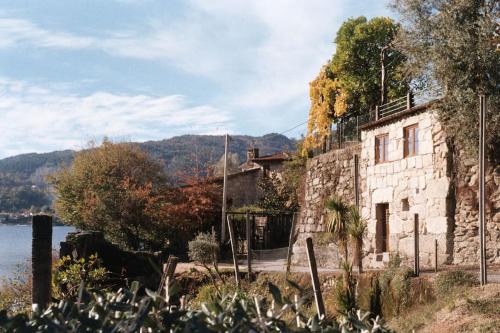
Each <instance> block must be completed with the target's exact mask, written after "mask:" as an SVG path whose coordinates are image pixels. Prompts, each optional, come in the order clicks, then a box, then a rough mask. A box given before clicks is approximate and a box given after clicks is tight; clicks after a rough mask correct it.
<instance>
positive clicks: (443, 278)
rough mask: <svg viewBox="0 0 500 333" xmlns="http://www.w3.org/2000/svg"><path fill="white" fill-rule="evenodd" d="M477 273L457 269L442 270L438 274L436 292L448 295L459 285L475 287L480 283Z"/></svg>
mask: <svg viewBox="0 0 500 333" xmlns="http://www.w3.org/2000/svg"><path fill="white" fill-rule="evenodd" d="M478 283H479V282H478V280H477V278H476V276H475V275H473V274H471V273H468V272H464V271H460V270H456V271H446V272H441V273H439V274H438V275H437V276H436V292H437V294H438V295H440V296H447V295H449V294H451V293H452V292H454V291H455V290H456V288H458V287H473V286H476V285H478Z"/></svg>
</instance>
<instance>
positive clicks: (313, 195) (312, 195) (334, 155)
mask: <svg viewBox="0 0 500 333" xmlns="http://www.w3.org/2000/svg"><path fill="white" fill-rule="evenodd" d="M359 153H360V146H359V145H353V146H349V147H347V148H344V149H339V150H333V151H330V152H328V153H325V154H322V155H319V156H317V157H314V158H312V159H309V160H308V161H307V165H306V179H305V190H304V201H303V202H301V211H300V214H299V220H298V223H297V227H296V228H297V229H296V230H297V232H298V236H297V241H296V242H295V245H294V249H293V254H294V257H293V262H294V263H300V264H304V263H306V262H307V261H306V260H307V259H306V253H305V239H306V238H307V237H309V236H312V237H313V240H314V243H315V252H316V257H317V262H318V265H319V266H320V267H338V259H339V257H338V251H337V247H336V246H335V245H334V244H333V242H331V241H324V239H323V238H324V237H322V236H323V235H322V234H323V233H324V231H325V229H324V228H325V221H324V219H325V206H324V205H325V202H326V200H327V199H328V198H330V197H331V196H333V195H338V196H342V197H343V198H344V199H345V200H346V201H347V202H349V203H351V204H354V203H355V192H354V155H355V154H359Z"/></svg>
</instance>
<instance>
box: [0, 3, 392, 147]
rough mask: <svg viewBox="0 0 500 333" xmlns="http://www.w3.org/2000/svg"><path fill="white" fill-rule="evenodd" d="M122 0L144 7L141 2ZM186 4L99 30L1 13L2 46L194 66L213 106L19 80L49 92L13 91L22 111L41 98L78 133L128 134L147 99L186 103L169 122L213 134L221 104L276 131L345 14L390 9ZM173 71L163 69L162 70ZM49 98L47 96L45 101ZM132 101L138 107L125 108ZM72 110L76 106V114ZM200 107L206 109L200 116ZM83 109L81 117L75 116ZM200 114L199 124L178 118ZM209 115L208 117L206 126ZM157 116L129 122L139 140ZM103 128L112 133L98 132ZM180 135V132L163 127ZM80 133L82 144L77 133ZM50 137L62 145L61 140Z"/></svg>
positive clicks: (303, 110)
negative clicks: (79, 30) (76, 92)
mask: <svg viewBox="0 0 500 333" xmlns="http://www.w3.org/2000/svg"><path fill="white" fill-rule="evenodd" d="M116 1H122V2H126V3H128V4H131V3H133V4H134V6H139V2H137V1H136V0H116ZM180 3H181V6H182V8H181V10H180V11H179V13H178V14H177V15H176V16H175V17H168V19H167V18H165V17H164V16H162V13H161V12H157V13H151V15H148V16H147V17H145V18H144V23H143V24H142V25H138V24H136V25H135V26H134V27H133V28H130V30H128V31H106V30H101V31H102V32H101V33H100V35H99V36H97V35H96V36H80V35H77V34H71V33H67V32H59V31H54V30H51V29H48V28H44V27H41V26H39V25H36V24H34V23H32V22H31V21H28V20H24V19H0V49H1V48H4V49H6V48H12V47H15V46H30V45H32V46H35V47H45V48H53V49H69V50H83V49H86V50H95V51H98V52H104V53H106V54H109V55H112V56H116V57H123V58H134V59H142V60H145V61H148V62H159V63H162V64H168V65H169V66H172V67H175V68H177V69H181V70H182V71H184V72H187V73H189V74H190V76H188V77H189V79H192V78H193V75H194V77H196V76H199V77H203V78H204V79H209V80H210V81H211V82H212V83H213V85H212V86H211V87H207V88H209V89H207V90H210V92H209V93H207V95H209V96H208V97H206V98H207V99H209V100H210V104H211V105H216V106H217V108H216V109H210V107H208V106H201V107H199V108H196V107H188V106H186V105H185V103H186V101H185V98H182V97H179V96H176V97H175V96H168V97H152V96H120V95H112V94H108V95H103V94H104V93H99V92H96V93H94V94H91V95H89V96H86V97H78V96H71V95H69V94H68V93H65V94H62V96H61V93H54V92H53V91H54V90H53V89H49V91H47V92H45V93H43V92H39V93H36V92H34V93H33V92H32V93H30V94H28V93H26V90H29V89H31V90H33V89H35V90H36V89H42V88H40V87H33V86H26V85H24V84H21V86H20V87H18V88H17V89H21V90H22V91H23V93H24V94H27V96H38V94H40V95H41V96H42V97H43V98H39V100H40V101H37V100H36V98H31V99H29V100H26V99H25V97H24V96H21V95H20V94H17V95H14V96H15V99H16V105H17V109H16V110H18V112H22V110H31V111H30V112H31V113H32V114H36V110H38V109H37V108H38V107H40V106H41V105H42V106H43V105H45V104H46V105H49V107H50V108H52V107H57V108H59V109H61V110H66V112H68V113H70V115H69V116H66V117H68V118H69V119H67V120H66V121H65V123H66V124H73V123H74V124H79V125H78V126H79V127H78V128H77V129H75V131H76V130H78V131H80V132H82V133H85V135H87V133H88V135H96V134H99V133H103V134H111V135H115V134H113V133H122V132H121V130H120V129H123V128H126V127H127V125H128V124H129V123H130V122H132V123H133V122H134V119H137V118H136V117H137V114H139V113H140V112H141V111H139V110H143V109H144V108H143V107H144V106H147V108H145V111H144V112H147V113H148V114H155V112H159V111H158V110H159V109H161V110H163V109H162V108H161V107H159V106H158V105H162V107H164V108H166V109H167V110H171V109H173V110H177V109H184V108H188V109H189V112H188V113H187V114H186V115H184V118H183V117H180V116H179V115H176V116H173V117H172V119H171V120H170V121H171V126H178V127H176V129H180V128H183V130H184V131H185V132H188V133H193V132H194V131H199V132H201V131H208V132H211V131H212V129H213V128H214V126H212V125H211V124H212V123H217V122H219V121H220V119H219V118H217V117H220V116H221V115H224V114H223V113H221V112H220V111H219V109H224V110H229V111H231V112H232V115H233V118H234V119H237V120H238V124H236V125H238V126H239V127H237V128H238V129H239V130H240V131H246V132H247V133H248V132H253V133H256V132H257V133H264V132H270V131H276V132H280V131H282V130H285V129H287V128H289V127H291V126H293V125H296V124H297V123H299V122H302V121H303V120H305V119H306V117H307V112H308V92H309V89H308V83H309V81H311V80H312V79H313V78H314V77H315V76H316V74H317V73H318V71H319V69H320V67H321V66H322V65H323V64H324V63H325V62H326V61H327V60H328V59H329V58H330V57H331V55H332V53H333V51H334V48H335V46H334V44H333V39H334V36H335V33H336V31H337V29H338V28H339V27H340V25H341V23H342V21H344V20H345V19H347V18H348V17H352V16H358V15H367V16H371V15H380V14H386V11H385V10H384V9H383V7H384V6H385V4H384V2H383V1H380V0H364V1H363V2H359V3H354V2H352V1H350V0H294V1H289V0H273V1H268V0H255V1H247V0H218V1H205V0H186V1H184V2H180ZM141 6H144V5H141ZM146 6H147V4H146ZM165 6H167V5H165ZM142 8H144V7H142ZM146 8H147V7H146ZM166 8H168V7H166ZM97 59H98V58H97ZM167 67H168V66H167ZM161 70H165V67H161ZM169 74H170V72H168V69H167V70H166V76H167V77H168V76H169ZM175 75H179V74H178V72H177V73H176V74H174V76H173V77H172V78H170V79H171V80H176V79H177V77H175ZM204 81H205V80H204ZM16 84H17V83H16V82H10V83H9V86H10V89H13V90H15V89H16V87H15V86H16ZM99 90H102V89H99ZM58 91H59V90H58ZM69 91H71V89H70V90H69ZM45 98H47V99H49V101H48V102H45V101H44V99H45ZM3 103H5V101H3V102H2V101H0V104H2V105H3ZM25 104H26V105H25ZM20 106H22V107H23V108H24V109H23V108H21V107H20ZM49 107H47V108H42V109H43V110H45V111H43V112H45V114H48V115H49V117H48V118H49V119H53V120H52V121H49V122H48V123H58V120H57V117H58V115H57V116H53V117H52V116H50V115H51V111H50V110H49ZM130 108H134V110H135V111H134V114H133V115H130V116H128V115H127V111H128V110H129V109H130ZM207 108H208V112H207ZM72 109H78V110H80V111H78V112H76V113H75V112H73V111H71V112H70V110H72ZM0 110H4V107H2V108H1V109H0ZM5 110H6V109H5ZM104 110H107V111H104ZM110 110H115V111H116V112H117V113H118V114H120V119H122V120H120V121H118V122H115V121H113V117H112V116H111V115H113V116H116V114H113V111H110ZM160 113H161V112H160ZM172 113H174V114H175V113H176V112H172ZM11 114H12V112H11ZM94 114H95V115H94ZM199 114H201V115H203V116H201V117H200V118H199V119H198V117H197V116H198V115H199ZM207 114H214V115H215V117H216V119H212V118H209V117H208V116H207ZM0 117H4V115H2V116H0ZM11 117H14V116H11ZM78 117H82V119H83V120H82V121H78ZM128 117H130V118H128ZM186 117H187V118H186ZM189 117H192V118H189ZM207 117H208V118H207ZM96 118H97V119H101V120H100V124H102V125H100V126H101V127H98V126H97V125H96V124H97V123H98V122H99V121H98V120H96ZM0 119H1V118H0ZM127 119H130V120H127ZM194 119H196V121H195V123H196V124H197V125H196V126H198V127H194V128H190V127H182V125H178V124H181V123H182V124H185V123H187V122H190V121H194ZM224 119H226V118H224ZM203 121H206V122H207V124H208V125H207V126H204V125H203ZM162 123H163V122H162ZM155 124H156V122H155V121H154V120H153V121H151V122H147V121H141V122H140V125H136V126H132V128H133V130H132V131H131V132H126V133H130V134H131V135H132V136H135V137H138V138H141V137H143V136H144V135H146V133H157V132H158V131H159V130H158V127H155ZM0 126H4V125H0ZM16 126H17V125H16ZM148 126H153V128H152V129H149V128H148ZM165 126H166V125H165ZM61 127H64V126H63V125H61ZM102 128H106V130H107V131H109V132H112V133H104V131H100V130H98V129H102ZM198 128H200V129H199V130H198ZM0 129H1V128H0ZM25 129H26V128H25ZM63 129H64V128H63ZM61 133H67V131H66V132H64V131H61ZM176 133H181V131H180V130H178V131H177V130H176V132H175V133H168V134H167V135H170V134H176ZM64 135H65V134H64ZM64 135H63V134H61V135H59V136H58V138H57V140H64ZM158 135H159V134H158ZM71 137H74V136H71ZM74 140H76V141H75V142H78V143H81V142H80V141H79V140H80V139H76V138H75V139H74ZM65 142H70V140H69V139H68V140H65ZM50 144H51V145H52V146H56V144H57V142H55V141H54V142H51V143H50Z"/></svg>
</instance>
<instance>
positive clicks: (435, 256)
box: [434, 239, 438, 273]
mask: <svg viewBox="0 0 500 333" xmlns="http://www.w3.org/2000/svg"><path fill="white" fill-rule="evenodd" d="M437 272H438V240H437V239H435V240H434V273H437Z"/></svg>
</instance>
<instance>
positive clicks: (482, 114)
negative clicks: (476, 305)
mask: <svg viewBox="0 0 500 333" xmlns="http://www.w3.org/2000/svg"><path fill="white" fill-rule="evenodd" d="M485 127H486V97H485V96H484V95H480V96H479V252H480V254H479V255H480V261H479V270H480V275H481V277H480V282H481V285H482V286H484V285H485V284H486V283H488V279H487V273H486V230H485V229H486V222H485V219H484V208H485V207H484V200H485V197H484V169H485V168H484V164H485V161H484V141H485V140H484V138H485Z"/></svg>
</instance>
